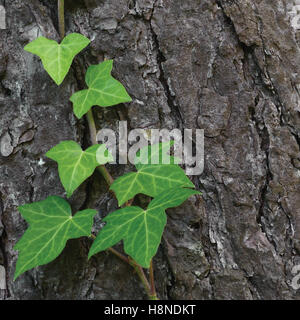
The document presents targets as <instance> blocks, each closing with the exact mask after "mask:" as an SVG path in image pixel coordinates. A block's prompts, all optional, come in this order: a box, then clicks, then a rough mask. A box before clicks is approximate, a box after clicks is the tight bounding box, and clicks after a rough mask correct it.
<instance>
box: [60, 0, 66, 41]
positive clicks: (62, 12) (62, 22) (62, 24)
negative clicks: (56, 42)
mask: <svg viewBox="0 0 300 320" xmlns="http://www.w3.org/2000/svg"><path fill="white" fill-rule="evenodd" d="M58 27H59V35H60V39H61V40H63V38H64V37H65V0H58Z"/></svg>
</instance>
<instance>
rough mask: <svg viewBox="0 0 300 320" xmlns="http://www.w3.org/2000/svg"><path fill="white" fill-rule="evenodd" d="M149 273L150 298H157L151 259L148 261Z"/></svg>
mask: <svg viewBox="0 0 300 320" xmlns="http://www.w3.org/2000/svg"><path fill="white" fill-rule="evenodd" d="M149 275H150V300H158V298H157V294H156V289H155V280H154V270H153V262H152V260H151V262H150V268H149Z"/></svg>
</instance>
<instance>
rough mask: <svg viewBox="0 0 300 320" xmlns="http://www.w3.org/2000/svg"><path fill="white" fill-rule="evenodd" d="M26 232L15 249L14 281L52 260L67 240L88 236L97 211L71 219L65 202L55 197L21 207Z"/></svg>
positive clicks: (86, 212) (78, 214)
mask: <svg viewBox="0 0 300 320" xmlns="http://www.w3.org/2000/svg"><path fill="white" fill-rule="evenodd" d="M18 209H19V211H20V213H21V214H22V216H23V218H24V219H25V220H26V221H27V222H28V223H29V228H28V229H27V230H26V232H25V233H24V235H23V237H22V238H21V239H20V240H19V241H18V243H17V244H16V245H15V247H14V249H15V250H18V251H19V257H18V261H17V265H16V271H15V276H14V279H16V278H17V277H18V276H19V275H20V274H22V273H24V272H25V271H27V270H30V269H32V268H34V267H36V266H40V265H43V264H46V263H48V262H50V261H52V260H54V259H55V258H56V257H57V256H58V255H59V254H60V253H61V252H62V250H63V249H64V247H65V245H66V242H67V240H69V239H74V238H79V237H82V236H89V235H90V234H91V228H92V225H93V217H94V216H95V215H96V213H97V211H96V210H91V209H87V210H84V211H80V212H78V213H77V214H75V215H74V216H72V212H71V208H70V205H69V203H68V202H66V201H65V200H64V199H62V198H60V197H56V196H51V197H49V198H47V199H46V200H43V201H40V202H34V203H31V204H25V205H23V206H20V207H19V208H18Z"/></svg>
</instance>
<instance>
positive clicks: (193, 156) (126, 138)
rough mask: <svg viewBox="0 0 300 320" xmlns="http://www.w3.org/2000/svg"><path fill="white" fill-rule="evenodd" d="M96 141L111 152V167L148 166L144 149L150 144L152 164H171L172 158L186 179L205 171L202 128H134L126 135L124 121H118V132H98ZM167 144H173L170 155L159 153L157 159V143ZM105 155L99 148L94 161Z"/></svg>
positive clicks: (147, 156)
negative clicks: (187, 176) (180, 166)
mask: <svg viewBox="0 0 300 320" xmlns="http://www.w3.org/2000/svg"><path fill="white" fill-rule="evenodd" d="M97 141H98V143H102V144H105V145H106V147H107V149H108V150H109V151H110V153H111V155H112V158H113V161H109V163H110V164H127V163H128V162H129V163H131V164H137V163H140V164H149V154H148V153H149V151H150V150H149V148H148V147H147V146H149V145H151V164H159V163H163V164H170V163H172V161H171V159H173V163H174V159H175V163H176V164H180V165H184V166H185V171H186V174H187V175H189V176H194V175H200V174H201V173H202V172H203V170H204V130H203V129H184V130H182V131H181V130H179V129H173V130H168V129H133V130H131V131H129V132H128V127H127V121H119V128H118V132H115V131H114V130H112V129H102V130H100V131H98V133H97ZM169 141H173V147H172V149H173V154H172V155H171V154H170V152H168V151H166V152H161V156H162V158H161V159H160V152H159V144H160V143H168V142H169ZM167 149H169V148H167ZM139 150H140V152H138V151H139ZM105 156H106V157H107V155H105V149H104V148H99V149H98V152H97V158H98V157H99V159H103V157H105ZM171 157H172V158H171ZM110 160H111V159H110ZM99 162H100V161H99Z"/></svg>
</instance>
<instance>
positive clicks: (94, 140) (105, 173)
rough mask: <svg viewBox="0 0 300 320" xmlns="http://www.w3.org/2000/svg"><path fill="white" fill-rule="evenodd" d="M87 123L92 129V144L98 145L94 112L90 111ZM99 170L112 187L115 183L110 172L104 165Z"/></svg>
mask: <svg viewBox="0 0 300 320" xmlns="http://www.w3.org/2000/svg"><path fill="white" fill-rule="evenodd" d="M86 118H87V121H88V125H89V129H90V137H91V142H92V144H97V143H98V141H97V129H96V125H95V119H94V115H93V110H92V109H90V110H89V111H88V113H87V115H86ZM97 170H98V171H99V172H100V173H101V174H102V176H103V177H104V179H105V181H106V182H107V184H108V185H109V186H111V185H112V183H113V182H114V179H113V177H112V176H111V174H110V173H109V172H108V170H107V169H106V168H105V166H104V165H101V166H99V167H97Z"/></svg>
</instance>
